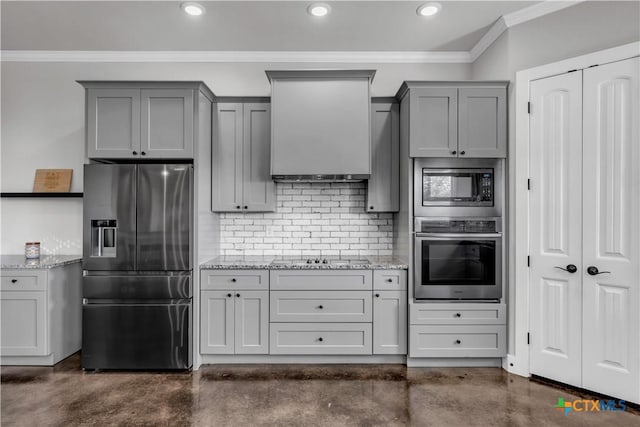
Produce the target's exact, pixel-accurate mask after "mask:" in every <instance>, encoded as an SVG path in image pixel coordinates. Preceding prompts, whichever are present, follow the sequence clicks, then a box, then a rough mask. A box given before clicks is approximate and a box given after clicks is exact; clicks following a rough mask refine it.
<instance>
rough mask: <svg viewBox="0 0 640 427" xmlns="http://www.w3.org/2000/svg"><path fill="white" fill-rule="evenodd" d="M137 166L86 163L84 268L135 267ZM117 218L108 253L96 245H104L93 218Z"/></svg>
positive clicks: (98, 219) (110, 268) (110, 219)
mask: <svg viewBox="0 0 640 427" xmlns="http://www.w3.org/2000/svg"><path fill="white" fill-rule="evenodd" d="M136 191H137V188H136V166H135V165H130V164H126V165H125V164H120V165H116V164H91V165H85V166H84V203H83V226H82V232H83V249H82V253H83V254H84V256H83V259H82V268H84V269H85V270H96V271H97V270H133V269H134V268H135V261H136V259H135V257H136V210H135V205H136ZM104 220H107V221H112V220H115V232H114V235H113V239H112V241H111V244H112V245H114V248H110V249H111V252H109V253H100V251H98V250H97V248H98V247H99V246H100V245H101V244H104V240H103V239H102V238H101V237H99V235H100V233H102V232H103V230H101V229H100V227H94V226H93V225H99V223H93V222H92V221H104Z"/></svg>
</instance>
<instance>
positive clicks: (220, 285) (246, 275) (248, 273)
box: [200, 270, 269, 291]
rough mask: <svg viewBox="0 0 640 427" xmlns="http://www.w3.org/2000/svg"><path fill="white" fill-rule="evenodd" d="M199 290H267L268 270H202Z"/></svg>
mask: <svg viewBox="0 0 640 427" xmlns="http://www.w3.org/2000/svg"><path fill="white" fill-rule="evenodd" d="M200 289H225V290H226V289H230V290H234V289H245V290H256V291H261V290H264V291H266V290H269V271H268V270H202V271H201V272H200Z"/></svg>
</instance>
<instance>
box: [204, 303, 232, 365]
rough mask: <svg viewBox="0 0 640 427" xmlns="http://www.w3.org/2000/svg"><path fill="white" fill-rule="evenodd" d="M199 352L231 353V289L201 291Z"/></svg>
mask: <svg viewBox="0 0 640 427" xmlns="http://www.w3.org/2000/svg"><path fill="white" fill-rule="evenodd" d="M200 297H201V302H200V318H201V322H200V352H201V353H202V354H233V351H234V340H233V322H234V319H233V311H234V310H233V308H234V307H233V305H234V304H233V303H234V294H233V293H232V291H201V293H200Z"/></svg>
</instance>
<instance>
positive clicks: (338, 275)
mask: <svg viewBox="0 0 640 427" xmlns="http://www.w3.org/2000/svg"><path fill="white" fill-rule="evenodd" d="M270 275H271V278H270V281H271V289H275V290H319V291H331V290H333V291H347V290H371V289H372V287H371V282H372V274H371V270H271V272H270Z"/></svg>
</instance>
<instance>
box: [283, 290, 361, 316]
mask: <svg viewBox="0 0 640 427" xmlns="http://www.w3.org/2000/svg"><path fill="white" fill-rule="evenodd" d="M371 319H372V315H371V292H370V291H339V292H336V291H271V321H272V322H371Z"/></svg>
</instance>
